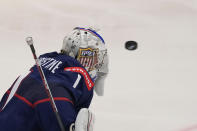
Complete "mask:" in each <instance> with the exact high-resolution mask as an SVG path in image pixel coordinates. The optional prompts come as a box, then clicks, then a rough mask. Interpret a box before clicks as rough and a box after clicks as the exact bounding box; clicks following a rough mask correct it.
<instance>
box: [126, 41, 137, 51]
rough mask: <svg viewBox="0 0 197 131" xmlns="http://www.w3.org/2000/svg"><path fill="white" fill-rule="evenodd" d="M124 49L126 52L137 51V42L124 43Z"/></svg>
mask: <svg viewBox="0 0 197 131" xmlns="http://www.w3.org/2000/svg"><path fill="white" fill-rule="evenodd" d="M125 48H126V49H127V50H136V49H137V42H136V41H127V42H125Z"/></svg>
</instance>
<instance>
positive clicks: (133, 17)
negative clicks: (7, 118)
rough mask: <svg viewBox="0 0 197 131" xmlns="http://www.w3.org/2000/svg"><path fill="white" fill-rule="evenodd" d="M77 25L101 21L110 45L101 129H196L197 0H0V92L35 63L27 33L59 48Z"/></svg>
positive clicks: (38, 43)
mask: <svg viewBox="0 0 197 131" xmlns="http://www.w3.org/2000/svg"><path fill="white" fill-rule="evenodd" d="M76 26H96V27H99V28H101V34H102V36H103V37H104V39H105V41H106V44H107V46H108V48H109V54H110V74H109V77H108V78H107V81H106V90H105V96H104V97H97V96H96V95H95V97H94V100H93V103H92V105H91V109H92V110H93V112H95V114H96V125H95V131H124V130H127V131H197V104H196V103H197V95H196V92H197V80H196V79H197V59H196V57H197V40H196V34H197V1H196V0H190V1H188V0H97V1H96V0H76V1H74V0H56V1H54V0H34V1H30V0H20V1H13V0H1V1H0V47H1V48H0V59H1V65H0V69H1V71H0V72H1V88H0V89H1V90H0V97H2V95H3V94H4V92H5V91H6V90H7V89H8V88H9V87H10V85H11V84H12V82H13V81H14V80H15V78H16V77H17V76H18V75H19V74H21V73H24V72H25V71H26V70H28V69H29V68H30V67H31V65H32V64H33V63H34V60H33V57H32V54H31V51H30V49H29V47H28V46H27V44H26V42H25V38H26V37H28V36H32V37H33V38H34V42H35V48H36V49H37V54H41V53H44V52H50V51H55V50H59V49H60V48H61V44H62V40H63V37H64V36H65V35H66V34H67V33H68V32H70V31H71V30H72V28H74V27H76ZM128 40H135V41H137V42H138V43H139V48H138V50H136V51H127V50H125V49H124V42H125V41H128Z"/></svg>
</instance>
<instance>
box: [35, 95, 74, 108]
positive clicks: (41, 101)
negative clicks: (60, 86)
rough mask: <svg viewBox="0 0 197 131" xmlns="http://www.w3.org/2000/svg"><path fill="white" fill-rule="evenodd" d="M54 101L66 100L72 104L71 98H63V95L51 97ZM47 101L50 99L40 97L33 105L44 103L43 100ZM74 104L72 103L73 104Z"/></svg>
mask: <svg viewBox="0 0 197 131" xmlns="http://www.w3.org/2000/svg"><path fill="white" fill-rule="evenodd" d="M53 99H54V100H55V101H68V102H70V103H72V104H73V102H72V101H71V100H69V99H68V98H65V97H54V98H53ZM47 101H51V100H50V99H49V98H46V99H42V100H39V101H36V102H35V103H34V104H33V107H36V106H37V105H38V104H40V103H44V102H47ZM73 105H74V104H73Z"/></svg>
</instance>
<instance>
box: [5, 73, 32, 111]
mask: <svg viewBox="0 0 197 131" xmlns="http://www.w3.org/2000/svg"><path fill="white" fill-rule="evenodd" d="M29 73H30V72H27V73H25V74H24V75H21V76H20V77H19V78H18V80H17V81H16V83H15V84H14V86H13V87H12V90H11V92H10V94H9V96H8V99H7V101H6V103H5V105H4V106H3V108H2V110H3V109H4V108H5V106H6V105H7V104H8V102H9V101H10V100H11V99H12V97H13V96H14V94H15V93H16V91H17V89H18V87H19V85H20V84H21V81H22V80H23V79H24V78H25V77H26V76H27V75H28V74H29Z"/></svg>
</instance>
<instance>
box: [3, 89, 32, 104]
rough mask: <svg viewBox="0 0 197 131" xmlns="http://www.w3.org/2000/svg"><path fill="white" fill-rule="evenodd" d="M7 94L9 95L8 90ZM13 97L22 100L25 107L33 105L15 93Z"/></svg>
mask: <svg viewBox="0 0 197 131" xmlns="http://www.w3.org/2000/svg"><path fill="white" fill-rule="evenodd" d="M7 93H8V94H10V91H9V90H8V91H7ZM14 96H15V97H17V98H18V99H20V100H22V101H23V102H25V103H26V104H27V105H29V106H31V107H33V104H32V103H31V102H30V101H28V100H27V99H26V98H25V97H22V96H20V95H18V94H16V93H15V94H14Z"/></svg>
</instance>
